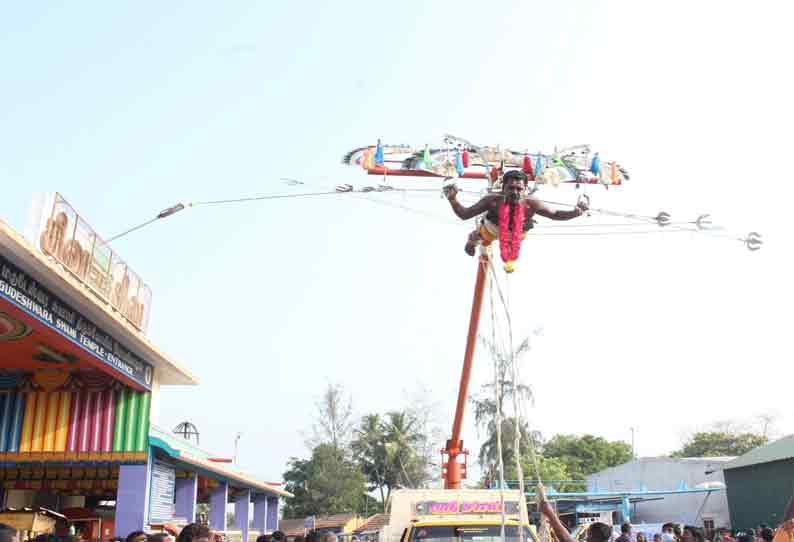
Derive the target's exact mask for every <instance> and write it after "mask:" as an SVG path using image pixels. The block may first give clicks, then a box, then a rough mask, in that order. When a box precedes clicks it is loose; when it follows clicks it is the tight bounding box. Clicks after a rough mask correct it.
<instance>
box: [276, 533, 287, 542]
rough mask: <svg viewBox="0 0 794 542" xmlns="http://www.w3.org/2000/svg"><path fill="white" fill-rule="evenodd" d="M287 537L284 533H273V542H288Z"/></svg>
mask: <svg viewBox="0 0 794 542" xmlns="http://www.w3.org/2000/svg"><path fill="white" fill-rule="evenodd" d="M286 540H287V535H285V534H284V533H283V532H282V531H273V542H286Z"/></svg>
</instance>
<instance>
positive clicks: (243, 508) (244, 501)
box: [234, 491, 251, 542]
mask: <svg viewBox="0 0 794 542" xmlns="http://www.w3.org/2000/svg"><path fill="white" fill-rule="evenodd" d="M249 504H251V492H250V491H241V492H239V493H238V494H237V495H235V496H234V526H235V527H237V528H238V529H240V532H241V533H242V535H243V536H242V540H243V542H248V520H249V519H250V518H249V516H248V514H249V512H248V509H249V508H250V506H249Z"/></svg>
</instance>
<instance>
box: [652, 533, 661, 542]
mask: <svg viewBox="0 0 794 542" xmlns="http://www.w3.org/2000/svg"><path fill="white" fill-rule="evenodd" d="M653 542H662V533H653Z"/></svg>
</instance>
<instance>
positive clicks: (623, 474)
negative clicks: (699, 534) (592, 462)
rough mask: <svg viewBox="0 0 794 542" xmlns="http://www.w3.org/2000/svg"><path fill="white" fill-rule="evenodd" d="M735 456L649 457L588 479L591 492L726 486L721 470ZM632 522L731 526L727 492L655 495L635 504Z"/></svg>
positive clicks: (595, 474)
mask: <svg viewBox="0 0 794 542" xmlns="http://www.w3.org/2000/svg"><path fill="white" fill-rule="evenodd" d="M733 459H734V458H732V457H691V458H670V457H646V458H641V459H635V460H633V461H629V462H628V463H624V464H623V465H618V466H616V467H612V468H609V469H605V470H603V471H600V472H597V473H594V474H591V475H590V476H588V477H587V483H588V491H592V492H598V491H604V492H626V491H633V492H642V491H669V490H676V489H694V488H697V487H720V484H722V487H724V482H725V480H724V478H723V475H722V468H723V466H724V465H726V464H727V463H728V462H730V461H731V460H733ZM631 506H632V514H631V520H632V522H633V523H664V522H668V521H675V522H681V523H686V524H690V525H699V526H703V527H705V528H706V529H714V528H719V527H729V526H730V516H729V514H728V501H727V498H726V496H725V492H724V491H717V492H714V493H711V494H705V493H704V494H700V493H685V494H671V495H664V496H656V497H654V498H653V499H644V500H641V501H638V502H634V503H632V505H631Z"/></svg>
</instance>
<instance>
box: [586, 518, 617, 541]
mask: <svg viewBox="0 0 794 542" xmlns="http://www.w3.org/2000/svg"><path fill="white" fill-rule="evenodd" d="M611 537H612V529H610V527H609V525H607V524H606V523H601V522H600V521H594V522H593V523H591V524H590V526H589V527H588V528H587V542H609V539H610V538H611Z"/></svg>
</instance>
